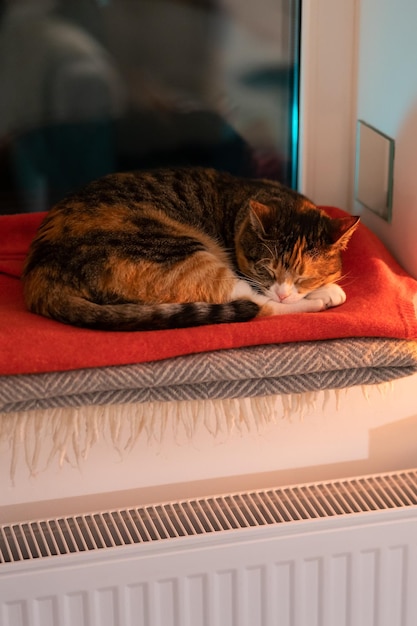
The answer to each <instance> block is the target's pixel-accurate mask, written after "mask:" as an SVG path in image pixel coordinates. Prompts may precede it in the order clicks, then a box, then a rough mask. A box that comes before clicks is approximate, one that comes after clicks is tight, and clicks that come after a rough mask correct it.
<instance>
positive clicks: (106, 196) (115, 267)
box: [23, 168, 357, 331]
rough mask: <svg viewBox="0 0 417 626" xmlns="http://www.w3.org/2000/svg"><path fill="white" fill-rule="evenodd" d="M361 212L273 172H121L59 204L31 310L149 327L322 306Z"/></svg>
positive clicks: (38, 257) (332, 297)
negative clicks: (349, 213) (318, 199)
mask: <svg viewBox="0 0 417 626" xmlns="http://www.w3.org/2000/svg"><path fill="white" fill-rule="evenodd" d="M356 223H357V218H355V217H346V218H342V219H331V218H330V217H328V216H327V215H326V214H325V213H324V212H323V211H321V210H320V209H318V208H317V207H316V206H314V205H313V204H312V203H311V202H310V201H309V200H307V199H306V198H305V197H304V196H302V195H300V194H298V193H297V192H295V191H292V190H290V189H288V188H286V187H284V186H282V185H281V184H279V183H277V182H273V181H266V180H257V179H256V180H255V179H253V180H252V179H240V178H236V177H233V176H231V175H229V174H226V173H221V172H217V171H215V170H208V169H202V168H197V169H195V168H190V169H187V168H183V169H164V170H152V171H143V172H132V173H120V174H110V175H108V176H106V177H104V178H102V179H99V180H97V181H94V182H92V183H90V184H89V185H87V186H86V187H85V188H83V189H82V190H80V191H79V192H76V193H74V194H72V195H71V196H69V197H68V198H66V199H64V200H63V201H61V202H59V203H58V204H57V205H55V207H53V208H52V209H51V210H50V211H49V213H48V215H47V216H46V218H45V219H44V221H43V223H42V224H41V226H40V228H39V231H38V233H37V236H36V237H35V239H34V241H33V242H32V245H31V247H30V250H29V254H28V257H27V260H26V263H25V267H24V272H23V284H24V295H25V301H26V304H27V307H28V308H29V310H30V311H32V312H34V313H37V314H40V315H44V316H47V317H51V318H53V319H56V320H58V321H61V322H64V323H68V324H73V325H76V326H82V327H87V328H94V329H105V330H127V331H130V330H148V329H165V328H180V327H188V326H198V325H204V324H213V323H225V322H238V321H245V320H249V319H251V318H253V317H255V316H258V315H274V314H285V313H292V312H302V311H306V312H308V311H319V310H322V309H324V308H326V307H328V306H335V305H337V304H341V303H342V302H343V301H344V298H343V296H344V294H343V291H342V290H341V288H340V287H339V286H338V285H337V284H336V281H337V280H338V279H339V278H340V276H341V272H342V267H341V258H340V251H341V250H342V249H343V248H344V247H345V246H346V244H347V242H348V239H349V237H350V235H351V233H352V232H353V230H354V228H355V226H356Z"/></svg>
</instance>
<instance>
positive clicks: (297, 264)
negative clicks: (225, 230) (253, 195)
mask: <svg viewBox="0 0 417 626" xmlns="http://www.w3.org/2000/svg"><path fill="white" fill-rule="evenodd" d="M301 198H302V197H301ZM358 222H359V217H356V216H346V217H342V218H331V217H329V216H328V215H327V214H326V213H325V212H324V211H322V210H321V209H319V208H317V207H316V206H315V205H313V204H312V203H310V202H309V201H308V200H304V199H301V200H300V202H299V203H297V206H294V205H292V206H282V202H280V201H278V200H271V201H268V203H267V204H264V203H261V202H258V201H257V200H251V201H250V203H249V212H248V214H247V217H246V219H245V221H244V222H243V224H242V225H241V227H240V229H239V231H238V233H237V236H236V240H235V247H236V258H237V263H238V266H239V269H240V271H241V272H242V274H244V275H245V276H246V277H247V278H249V280H250V281H251V283H252V284H253V285H254V286H256V287H257V288H258V289H259V290H260V291H261V292H262V293H264V294H265V295H267V296H268V297H269V298H271V299H272V300H275V301H277V302H286V303H292V302H297V301H298V300H300V299H301V298H304V297H305V296H306V295H307V294H308V293H310V292H311V291H314V290H315V289H318V288H319V287H323V286H324V285H327V284H329V283H334V282H336V281H337V280H339V279H340V278H341V275H342V261H341V254H340V253H341V251H342V250H343V249H344V248H345V247H346V246H347V244H348V241H349V239H350V237H351V235H352V233H353V231H354V230H355V228H356V226H357V224H358Z"/></svg>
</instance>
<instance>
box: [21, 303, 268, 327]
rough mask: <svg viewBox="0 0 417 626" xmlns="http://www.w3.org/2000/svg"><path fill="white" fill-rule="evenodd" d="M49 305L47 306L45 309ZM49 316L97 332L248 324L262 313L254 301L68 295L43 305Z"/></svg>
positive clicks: (41, 312) (34, 310)
mask: <svg viewBox="0 0 417 626" xmlns="http://www.w3.org/2000/svg"><path fill="white" fill-rule="evenodd" d="M45 305H46V306H45ZM30 309H31V310H32V311H33V312H34V313H39V314H41V315H46V316H47V317H51V318H53V319H56V320H58V321H60V322H64V323H66V324H72V325H74V326H81V327H84V328H91V329H97V330H113V331H134V330H164V329H169V328H187V327H191V326H204V325H208V324H224V323H230V322H245V321H248V320H250V319H252V318H253V317H255V316H256V314H257V313H258V311H259V306H258V305H257V304H256V303H255V302H252V301H251V300H243V299H241V300H234V301H232V302H226V303H223V304H209V303H207V302H192V303H184V304H130V303H127V304H103V305H102V304H96V303H94V302H90V301H89V300H86V299H84V298H81V297H79V296H73V295H67V296H66V297H65V296H64V297H62V295H61V297H60V298H59V299H58V298H54V299H50V300H49V301H47V302H45V301H44V302H43V307H42V310H36V309H37V307H36V306H31V307H30Z"/></svg>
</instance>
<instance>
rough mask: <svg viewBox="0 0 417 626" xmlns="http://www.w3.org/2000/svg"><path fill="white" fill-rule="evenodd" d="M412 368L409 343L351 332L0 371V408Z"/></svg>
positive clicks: (234, 392) (191, 395)
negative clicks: (49, 369)
mask: <svg viewBox="0 0 417 626" xmlns="http://www.w3.org/2000/svg"><path fill="white" fill-rule="evenodd" d="M416 371H417V341H405V340H399V339H378V338H376V339H375V338H352V339H335V340H326V341H313V342H301V343H291V344H277V345H275V344H272V345H260V346H254V347H249V348H238V349H231V350H219V351H214V352H208V353H198V354H190V355H187V356H180V357H176V358H171V359H166V360H164V361H155V362H150V363H141V364H136V365H125V366H117V367H102V368H94V369H80V370H75V371H67V372H55V373H45V374H30V375H16V376H1V377H0V413H14V412H22V411H30V410H38V409H41V410H42V409H49V408H57V407H61V408H63V407H82V406H98V405H108V404H121V403H144V402H156V401H159V402H160V401H162V402H165V401H176V400H201V399H202V400H204V399H209V398H210V399H226V398H245V397H246V398H249V397H258V396H268V395H274V394H299V393H303V392H308V391H318V390H324V389H339V388H346V387H352V386H355V385H371V384H377V383H382V382H387V381H392V380H395V379H397V378H401V377H404V376H409V375H411V374H413V373H414V372H416Z"/></svg>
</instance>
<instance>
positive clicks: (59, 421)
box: [0, 383, 392, 483]
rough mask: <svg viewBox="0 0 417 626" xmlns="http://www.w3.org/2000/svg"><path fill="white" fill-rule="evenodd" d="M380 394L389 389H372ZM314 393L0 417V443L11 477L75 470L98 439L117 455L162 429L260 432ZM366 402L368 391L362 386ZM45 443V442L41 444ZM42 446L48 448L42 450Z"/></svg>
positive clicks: (150, 440) (325, 400)
mask: <svg viewBox="0 0 417 626" xmlns="http://www.w3.org/2000/svg"><path fill="white" fill-rule="evenodd" d="M372 387H377V388H378V389H379V391H380V392H381V393H386V392H387V390H388V389H391V388H392V385H390V384H387V383H382V384H380V385H373V386H372ZM347 391H348V389H335V390H328V389H326V390H324V391H323V392H322V397H321V408H322V410H324V409H325V408H327V406H328V404H329V402H330V400H331V398H332V397H333V398H334V399H335V403H336V409H337V410H338V408H339V405H340V400H341V395H342V394H343V393H346V392H347ZM319 393H320V392H319V391H309V392H304V393H300V394H288V395H273V396H258V397H253V398H226V399H213V400H212V399H208V400H179V401H170V402H145V403H142V404H140V403H136V404H119V405H99V406H93V405H91V406H84V407H80V408H71V407H65V408H56V409H46V410H45V409H42V410H34V411H25V412H17V413H7V414H3V415H2V416H1V419H0V442H3V444H5V445H6V446H8V447H9V449H10V478H11V481H12V483H14V479H15V476H16V471H17V467H18V463H19V462H21V461H22V459H23V460H24V462H25V465H26V467H27V468H28V470H29V472H30V475H31V476H36V474H38V473H39V472H40V471H43V470H46V469H47V468H48V467H50V465H51V464H52V463H53V462H54V461H58V465H59V466H60V467H61V466H62V465H63V464H64V463H70V464H71V465H72V466H74V467H80V465H81V463H82V462H83V461H84V460H85V459H87V457H88V455H89V453H90V451H91V449H92V448H93V447H94V445H95V444H96V443H97V442H98V441H99V439H101V438H104V439H105V440H107V441H108V442H109V443H110V444H111V445H112V446H113V448H114V449H115V450H116V451H117V452H118V453H119V454H120V456H121V458H122V457H123V456H124V455H125V454H127V453H129V452H131V450H132V449H133V448H134V446H135V445H136V443H137V442H138V440H139V439H140V438H145V439H146V441H147V444H148V445H152V444H157V445H160V444H161V443H162V442H163V440H164V436H165V434H166V432H167V430H168V429H171V430H172V432H173V434H174V437H175V440H176V441H177V442H178V443H182V442H184V441H189V440H191V439H192V438H193V436H194V434H195V433H196V432H197V431H198V430H199V429H205V430H206V431H208V432H209V433H210V435H212V436H213V437H219V436H227V435H229V434H230V433H231V432H232V431H236V430H237V431H240V432H244V431H246V432H260V431H261V430H262V428H264V427H265V426H267V425H268V424H271V423H276V422H277V421H278V420H279V419H284V420H287V421H289V422H291V421H292V420H293V419H295V418H298V419H301V420H303V419H304V417H305V415H306V414H307V413H309V412H311V411H313V410H315V409H316V405H317V401H318V397H319ZM362 393H363V395H364V397H365V398H366V399H367V400H369V387H368V386H362ZM45 442H48V443H47V444H46V445H45ZM45 447H48V449H47V450H46V449H45Z"/></svg>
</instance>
